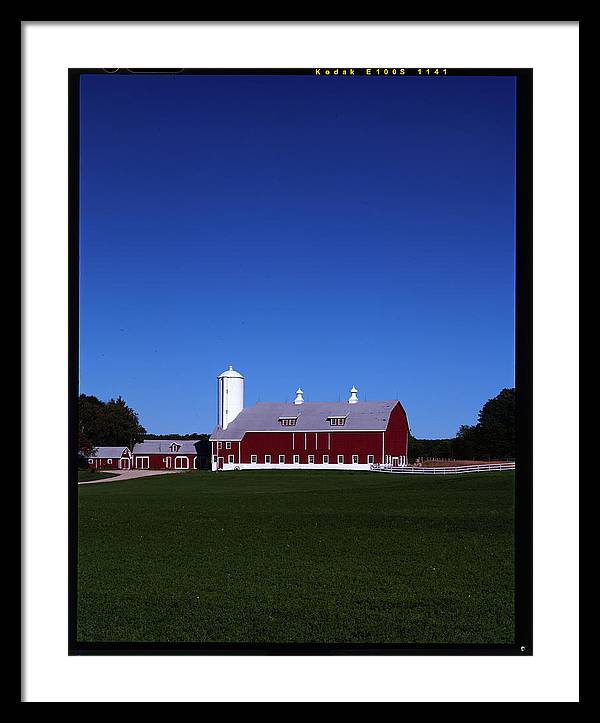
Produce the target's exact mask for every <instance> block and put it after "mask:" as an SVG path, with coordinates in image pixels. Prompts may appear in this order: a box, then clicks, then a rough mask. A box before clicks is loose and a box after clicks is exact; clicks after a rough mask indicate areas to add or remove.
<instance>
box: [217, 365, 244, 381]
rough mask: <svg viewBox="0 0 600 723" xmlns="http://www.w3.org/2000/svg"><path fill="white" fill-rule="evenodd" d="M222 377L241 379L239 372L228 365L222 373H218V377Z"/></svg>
mask: <svg viewBox="0 0 600 723" xmlns="http://www.w3.org/2000/svg"><path fill="white" fill-rule="evenodd" d="M224 377H228V378H230V379H243V378H244V377H243V375H242V374H240V373H239V372H236V370H235V369H234V368H233V367H232V366H231V364H230V365H229V369H226V370H225V371H224V372H223V373H222V374H219V377H218V378H219V379H223V378H224Z"/></svg>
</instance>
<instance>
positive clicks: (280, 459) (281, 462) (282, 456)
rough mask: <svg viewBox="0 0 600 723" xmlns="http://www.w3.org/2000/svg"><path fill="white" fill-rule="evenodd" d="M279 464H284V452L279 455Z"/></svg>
mask: <svg viewBox="0 0 600 723" xmlns="http://www.w3.org/2000/svg"><path fill="white" fill-rule="evenodd" d="M279 464H285V454H280V455H279Z"/></svg>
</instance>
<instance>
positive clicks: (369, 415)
mask: <svg viewBox="0 0 600 723" xmlns="http://www.w3.org/2000/svg"><path fill="white" fill-rule="evenodd" d="M396 404H399V402H398V401H397V400H395V399H392V400H385V401H381V402H358V403H357V404H348V402H304V403H303V404H293V403H292V404H290V403H285V402H258V403H257V404H255V405H254V406H253V407H248V408H247V409H243V410H242V411H241V412H240V413H239V414H238V416H237V417H236V418H235V419H234V420H233V422H230V423H229V424H228V425H227V429H225V430H224V429H222V428H221V427H219V426H217V427H215V429H214V431H213V433H212V435H211V440H232V441H237V440H240V439H242V437H243V436H244V434H245V433H246V432H281V431H284V432H341V431H347V432H352V431H370V432H383V431H385V429H387V425H388V421H389V418H390V413H391V411H392V409H393V408H394V407H395V406H396ZM281 417H297V420H296V424H295V425H294V426H293V427H282V425H281V423H280V422H279V419H280V418H281ZM330 417H345V418H346V422H345V424H344V425H343V426H341V427H332V426H331V424H330V423H329V421H328V420H329V418H330Z"/></svg>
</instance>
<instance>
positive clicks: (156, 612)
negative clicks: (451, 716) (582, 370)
mask: <svg viewBox="0 0 600 723" xmlns="http://www.w3.org/2000/svg"><path fill="white" fill-rule="evenodd" d="M513 488H514V473H513V472H498V473H494V472H485V473H482V474H469V475H456V476H444V477H441V476H436V477H429V476H418V475H413V476H408V475H397V476H396V475H389V474H377V473H369V472H348V471H341V472H335V471H324V472H321V471H318V470H315V471H310V472H306V471H285V472H278V471H256V472H252V471H243V472H219V473H213V472H190V473H186V474H179V475H168V476H164V477H147V478H142V479H134V480H130V481H121V482H115V483H114V484H106V485H89V486H84V487H80V488H79V518H80V519H79V545H78V549H79V595H78V639H79V640H80V641H93V642H100V641H102V642H107V641H110V642H115V641H120V642H133V641H149V642H150V641H162V642H182V641H191V642H303V643H318V642H360V643H373V642H376V643H385V642H388V643H389V642H392V643H512V642H514V606H513V591H514V574H513V492H514V489H513Z"/></svg>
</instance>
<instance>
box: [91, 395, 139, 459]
mask: <svg viewBox="0 0 600 723" xmlns="http://www.w3.org/2000/svg"><path fill="white" fill-rule="evenodd" d="M79 433H80V435H83V436H84V437H85V438H86V439H87V440H89V441H90V443H91V444H93V445H94V446H95V447H98V446H100V445H108V446H121V445H122V446H123V447H129V448H130V449H131V448H132V447H133V445H134V444H136V443H137V442H142V441H143V440H144V437H145V435H146V430H145V429H144V427H142V425H141V424H140V422H139V418H138V415H137V413H136V412H135V411H134V410H133V409H131V407H128V406H127V404H126V403H125V400H124V399H122V397H120V396H119V397H117V399H109V400H108V402H102V401H101V400H100V399H98V398H97V397H94V396H88V395H86V394H80V395H79Z"/></svg>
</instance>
